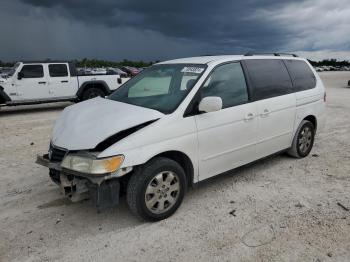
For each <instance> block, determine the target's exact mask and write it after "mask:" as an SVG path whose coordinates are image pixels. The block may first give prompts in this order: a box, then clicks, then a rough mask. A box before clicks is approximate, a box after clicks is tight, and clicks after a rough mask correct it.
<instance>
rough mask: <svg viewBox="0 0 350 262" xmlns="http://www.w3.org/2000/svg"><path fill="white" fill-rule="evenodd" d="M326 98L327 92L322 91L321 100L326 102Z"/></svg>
mask: <svg viewBox="0 0 350 262" xmlns="http://www.w3.org/2000/svg"><path fill="white" fill-rule="evenodd" d="M326 100H327V93H326V92H324V95H323V101H324V102H325V103H326Z"/></svg>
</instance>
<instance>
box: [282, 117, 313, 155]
mask: <svg viewBox="0 0 350 262" xmlns="http://www.w3.org/2000/svg"><path fill="white" fill-rule="evenodd" d="M314 139H315V127H314V125H313V124H312V123H311V122H310V121H307V120H303V121H302V122H301V124H300V126H299V128H298V130H297V132H296V133H295V137H294V139H293V144H292V147H291V149H290V150H289V151H288V154H289V155H291V156H293V157H296V158H303V157H306V156H307V155H308V154H309V153H310V151H311V149H312V147H313V145H314Z"/></svg>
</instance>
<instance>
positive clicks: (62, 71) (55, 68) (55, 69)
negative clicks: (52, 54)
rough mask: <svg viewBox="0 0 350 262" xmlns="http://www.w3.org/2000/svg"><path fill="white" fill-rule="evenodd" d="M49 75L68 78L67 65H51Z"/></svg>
mask: <svg viewBox="0 0 350 262" xmlns="http://www.w3.org/2000/svg"><path fill="white" fill-rule="evenodd" d="M49 74H50V76H51V77H65V76H68V69H67V65H65V64H51V65H49Z"/></svg>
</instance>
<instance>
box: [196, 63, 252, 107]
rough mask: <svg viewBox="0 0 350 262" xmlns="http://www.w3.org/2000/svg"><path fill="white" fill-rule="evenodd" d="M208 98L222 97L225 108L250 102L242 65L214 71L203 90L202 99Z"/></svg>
mask: <svg viewBox="0 0 350 262" xmlns="http://www.w3.org/2000/svg"><path fill="white" fill-rule="evenodd" d="M207 96H218V97H221V99H222V107H223V108H228V107H232V106H236V105H240V104H244V103H246V102H248V92H247V85H246V81H245V77H244V73H243V70H242V67H241V64H240V63H238V62H236V63H230V64H225V65H221V66H219V67H217V68H216V69H214V71H213V72H212V74H211V75H210V77H209V78H208V79H207V80H206V82H205V83H204V85H203V87H202V89H201V97H202V98H204V97H207Z"/></svg>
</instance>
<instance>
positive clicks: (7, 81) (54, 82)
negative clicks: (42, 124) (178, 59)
mask: <svg viewBox="0 0 350 262" xmlns="http://www.w3.org/2000/svg"><path fill="white" fill-rule="evenodd" d="M122 81H124V82H125V81H126V79H123V80H122V78H120V76H119V75H91V76H78V75H77V72H76V69H75V66H74V64H73V63H70V62H59V61H57V62H55V61H49V62H48V61H45V62H18V63H16V64H15V65H14V67H13V68H12V70H11V71H10V72H9V73H8V74H7V76H6V77H2V78H0V106H4V105H7V106H14V105H28V104H38V103H49V102H59V101H82V100H87V99H89V98H93V97H97V96H101V97H104V96H106V95H109V94H110V93H111V92H112V91H114V90H115V89H117V88H118V87H119V86H120V85H121V84H122Z"/></svg>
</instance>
